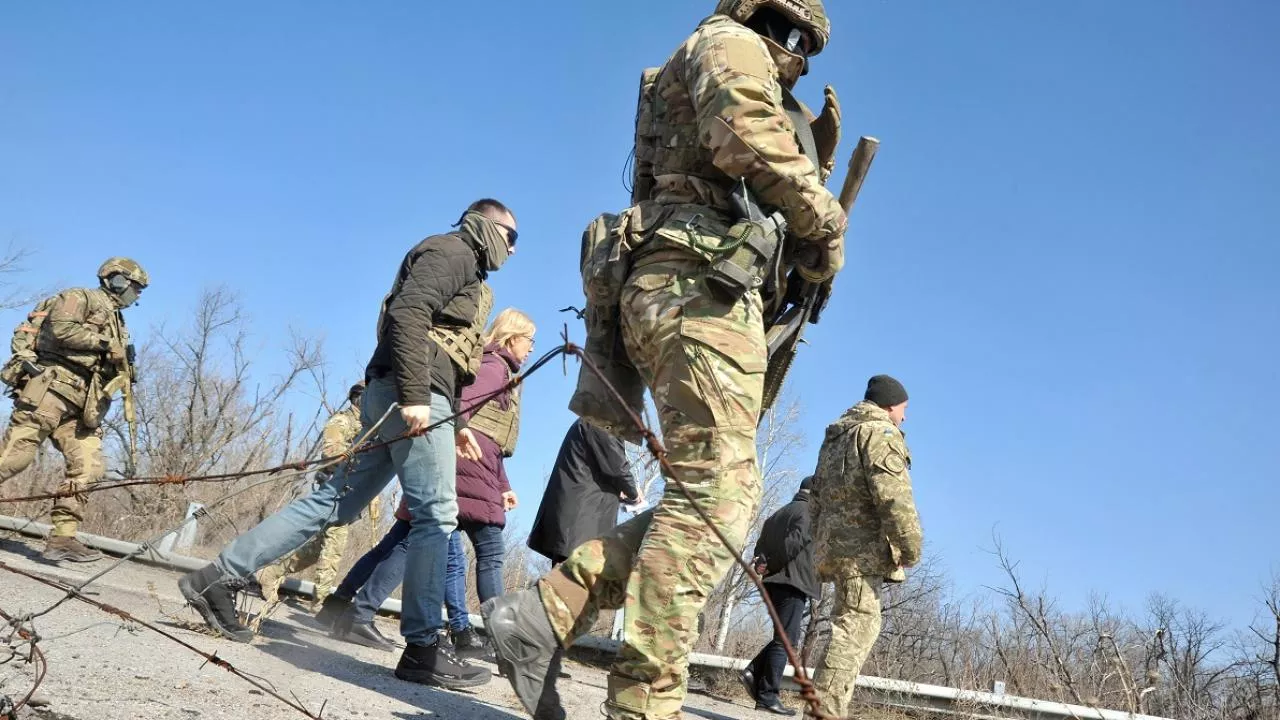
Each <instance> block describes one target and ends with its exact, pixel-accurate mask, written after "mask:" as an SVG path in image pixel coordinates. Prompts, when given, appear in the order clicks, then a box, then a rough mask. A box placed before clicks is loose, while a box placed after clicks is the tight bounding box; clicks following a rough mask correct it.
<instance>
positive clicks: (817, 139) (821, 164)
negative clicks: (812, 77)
mask: <svg viewBox="0 0 1280 720" xmlns="http://www.w3.org/2000/svg"><path fill="white" fill-rule="evenodd" d="M822 96H823V100H822V113H821V114H819V115H818V117H816V118H814V120H813V122H811V123H809V128H810V129H811V130H812V131H813V144H814V146H815V148H814V149H815V150H817V152H818V177H819V178H821V180H822V182H823V183H824V184H825V183H826V182H827V178H829V177H831V172H832V171H833V170H835V167H836V149H837V148H839V147H840V99H839V98H837V97H836V90H835V88H833V87H831V86H830V85H828V86H826V88H825V89H824V90H823V91H822Z"/></svg>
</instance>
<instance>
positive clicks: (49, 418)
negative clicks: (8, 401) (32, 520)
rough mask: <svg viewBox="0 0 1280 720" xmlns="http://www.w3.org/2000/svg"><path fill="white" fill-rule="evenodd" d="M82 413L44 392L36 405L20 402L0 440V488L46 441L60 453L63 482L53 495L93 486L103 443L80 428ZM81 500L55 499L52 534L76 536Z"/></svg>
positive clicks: (99, 471)
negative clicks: (64, 467)
mask: <svg viewBox="0 0 1280 720" xmlns="http://www.w3.org/2000/svg"><path fill="white" fill-rule="evenodd" d="M80 416H81V409H80V407H79V406H77V405H75V404H74V403H71V402H69V401H68V400H66V399H65V398H63V397H61V396H60V395H58V394H56V393H54V392H52V391H50V392H47V393H44V397H42V398H40V399H39V403H38V404H37V405H34V406H33V405H30V404H27V403H24V402H22V401H19V402H17V403H15V405H14V410H13V415H12V416H11V417H10V418H9V429H8V430H6V431H5V433H4V439H3V440H0V484H2V483H4V481H6V480H8V479H9V478H11V477H13V476H14V475H17V474H18V473H20V472H22V471H23V470H26V469H27V467H28V466H30V465H31V462H32V461H33V460H35V457H36V451H37V450H38V449H39V448H40V443H42V442H44V441H45V439H46V438H47V439H50V440H52V441H53V446H54V447H55V448H57V450H58V452H60V453H62V457H63V459H64V460H65V461H66V466H67V477H66V479H65V480H63V482H62V483H61V484H60V485H58V492H77V491H79V490H81V489H82V488H84V487H85V486H86V485H88V484H90V483H93V482H96V481H97V480H98V479H100V478H101V477H102V474H103V472H104V469H103V464H102V438H101V437H100V436H99V434H98V431H96V430H90V429H88V428H86V427H85V426H84V423H83V421H82V420H81V419H80ZM84 505H85V501H84V496H83V495H73V496H71V497H66V498H60V499H58V500H56V501H54V504H53V513H52V515H53V534H54V535H56V536H63V537H75V534H76V530H77V528H78V526H79V523H80V521H81V520H82V519H83V512H84Z"/></svg>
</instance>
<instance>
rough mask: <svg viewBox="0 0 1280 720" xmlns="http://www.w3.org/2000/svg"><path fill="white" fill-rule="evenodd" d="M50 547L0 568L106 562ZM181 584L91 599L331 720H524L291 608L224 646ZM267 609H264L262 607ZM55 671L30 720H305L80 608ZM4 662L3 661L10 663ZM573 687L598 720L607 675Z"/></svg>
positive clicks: (60, 621) (7, 598) (0, 587)
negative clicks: (49, 557)
mask: <svg viewBox="0 0 1280 720" xmlns="http://www.w3.org/2000/svg"><path fill="white" fill-rule="evenodd" d="M42 546H43V541H38V540H29V539H26V538H19V537H16V536H14V535H10V534H7V533H0V560H3V561H4V562H5V563H8V564H10V565H13V566H15V567H19V568H22V569H24V570H29V571H33V572H37V573H41V574H43V575H46V576H48V577H53V578H58V579H61V580H65V581H73V582H74V581H79V580H82V579H84V578H85V577H88V576H89V575H90V574H92V573H93V572H96V571H97V570H98V569H101V568H102V567H104V566H105V563H106V562H108V561H106V560H102V561H98V562H96V563H88V564H86V565H77V564H73V563H62V564H58V565H52V564H48V563H45V562H43V561H42V560H40V558H39V551H40V548H41V547H42ZM177 578H178V575H177V574H176V573H174V572H170V571H167V570H164V569H160V568H156V567H152V566H147V565H142V564H137V563H133V564H129V565H125V566H122V567H121V568H119V569H118V570H116V571H114V572H112V573H111V574H109V575H107V576H106V577H105V578H103V579H102V580H99V581H98V582H96V583H94V584H93V585H92V586H90V591H91V596H92V597H93V598H94V599H95V600H98V601H100V602H105V603H108V604H110V605H114V606H117V607H119V608H121V609H123V610H126V611H127V612H129V613H131V614H133V615H135V616H137V617H138V618H139V619H141V620H144V621H146V622H149V623H153V624H156V625H158V626H160V627H162V628H164V629H165V630H167V631H170V632H172V633H173V634H175V635H176V636H177V637H179V638H181V639H182V640H184V641H186V642H188V643H191V644H192V645H194V646H196V647H198V648H200V649H202V650H204V651H205V652H209V653H216V654H217V656H218V657H220V658H223V659H225V660H227V661H229V662H230V663H231V664H232V665H234V666H235V667H236V668H238V669H240V670H241V671H243V672H245V673H247V674H251V675H254V676H257V677H259V678H262V679H264V680H266V681H269V682H270V683H271V684H273V685H274V686H275V687H276V688H277V689H278V690H279V692H280V693H281V694H282V695H284V696H285V697H294V696H296V698H297V699H298V700H300V701H301V702H302V703H303V704H304V705H305V706H306V707H308V708H309V709H310V710H311V711H312V712H316V711H319V710H320V708H321V707H322V706H323V708H324V712H323V716H324V717H325V718H328V719H331V720H363V719H364V718H420V717H441V718H449V719H450V720H506V719H508V718H527V716H526V715H525V714H524V712H523V710H522V709H521V708H520V705H519V702H518V701H517V700H516V697H515V695H514V693H512V692H511V689H510V686H509V685H508V684H507V682H506V680H505V679H503V678H499V677H497V669H496V668H491V669H493V670H494V679H493V681H492V682H490V683H489V684H488V685H485V686H483V687H480V688H476V689H475V690H474V691H471V692H451V691H447V690H439V689H436V688H430V687H425V686H421V685H415V684H412V683H406V682H402V681H400V680H397V679H396V678H395V676H393V675H392V672H391V671H392V670H393V669H394V667H395V663H396V660H397V659H398V655H396V654H394V653H385V652H381V651H378V650H373V649H370V648H364V647H360V646H356V645H350V644H347V643H343V642H339V641H336V640H333V639H331V638H330V637H328V635H327V634H325V633H324V632H323V631H322V630H321V629H320V628H319V626H317V625H315V624H314V623H312V622H311V620H310V615H308V614H307V613H305V612H302V611H301V610H298V609H295V608H292V607H290V606H288V605H283V606H281V607H280V609H278V610H277V611H276V613H274V614H273V616H272V618H270V619H269V620H268V621H267V622H266V623H264V624H263V628H262V633H261V635H260V636H259V637H257V638H255V639H254V641H253V643H252V644H249V645H244V644H239V643H233V642H229V641H226V640H222V639H219V638H216V637H213V636H211V635H209V634H208V633H207V632H205V631H204V630H203V627H204V626H203V624H202V623H200V622H199V617H198V616H197V615H196V613H195V612H194V611H193V610H191V609H189V608H186V607H185V606H184V603H183V600H182V597H181V595H180V594H179V592H178V588H177V582H176V581H177ZM59 595H60V593H59V592H58V591H56V590H54V589H52V588H49V587H46V586H43V585H40V584H38V583H36V582H35V581H32V580H29V579H27V578H23V577H20V576H17V575H13V574H12V573H5V572H3V571H0V608H2V609H3V610H5V611H6V612H8V613H9V614H11V615H12V614H19V613H29V612H34V611H38V610H40V609H42V608H44V607H47V606H48V605H49V604H51V603H52V602H54V601H55V600H57V599H58V597H59ZM254 602H255V603H256V602H257V601H256V600H255V601H254ZM378 622H379V627H380V629H381V630H382V631H383V633H384V634H386V635H388V636H392V637H398V633H397V632H396V625H395V623H394V621H393V620H389V619H379V620H378ZM36 629H37V631H38V632H39V633H40V635H41V637H42V638H43V639H42V641H41V642H40V647H41V648H43V650H44V652H45V654H46V656H47V658H48V661H49V672H48V676H47V677H46V678H45V681H44V683H43V685H42V686H41V688H40V690H39V695H38V696H37V699H38V700H39V702H40V707H39V708H37V709H36V710H32V711H26V710H24V711H23V712H22V713H21V714H20V715H21V717H22V719H23V720H27V719H28V718H42V719H44V720H58V719H60V718H66V719H67V720H90V719H92V720H153V719H158V718H174V719H182V720H195V719H196V718H201V719H209V720H215V719H216V720H222V719H224V718H225V719H226V720H240V719H241V718H266V719H274V718H281V719H283V718H300V717H303V715H302V714H301V713H299V712H298V711H297V710H294V709H291V708H289V707H288V706H286V705H284V704H283V703H281V702H279V701H277V700H275V699H273V698H271V697H270V696H267V695H265V694H263V693H262V692H261V691H259V690H256V689H254V688H253V687H252V686H250V685H249V684H248V683H246V682H244V681H243V680H241V679H239V678H237V677H234V676H232V675H231V674H230V673H228V672H226V671H225V670H223V669H221V668H218V667H215V666H213V665H208V664H205V663H204V661H203V660H202V659H201V658H199V657H197V656H196V655H195V654H194V653H191V652H190V651H188V650H185V649H183V648H182V647H180V646H178V645H177V644H175V643H173V642H171V641H169V640H166V639H165V638H163V637H161V636H159V635H157V634H155V633H153V632H151V631H149V630H146V629H145V628H141V627H136V626H130V625H129V624H125V623H123V622H121V621H119V620H115V619H113V618H112V617H111V616H108V615H106V614H105V613H103V612H102V611H100V610H98V609H96V608H94V607H91V606H89V605H86V604H84V603H81V602H78V601H74V600H71V601H68V602H67V603H65V604H63V605H62V606H61V607H60V608H58V609H57V610H55V611H53V612H52V613H50V614H49V615H46V616H44V617H41V618H39V619H37V620H36ZM0 659H3V658H2V656H0ZM565 670H566V671H567V672H568V673H569V674H570V676H571V677H570V679H567V680H565V679H562V680H561V681H560V688H561V695H562V696H563V698H564V700H565V705H566V710H567V711H568V715H569V718H570V720H588V719H594V718H599V717H601V714H600V705H601V703H602V702H603V701H604V698H605V687H606V685H605V673H604V672H603V671H602V670H599V669H597V668H593V667H588V666H586V665H582V664H579V663H574V662H568V663H566V666H565ZM33 677H34V676H33V675H32V674H31V669H30V667H29V666H23V665H21V664H20V662H18V661H11V662H8V663H4V664H0V694H5V695H9V696H10V697H13V698H14V699H17V698H20V697H21V696H23V695H25V694H26V692H27V691H28V690H29V689H30V687H31V682H32V680H33ZM685 715H686V716H687V717H690V718H705V719H707V720H722V719H723V720H728V719H730V718H765V717H772V716H769V715H766V714H763V713H758V712H756V711H755V710H754V709H752V708H751V706H747V705H745V704H744V703H742V702H739V703H736V704H735V703H733V702H731V701H721V700H718V699H714V698H711V697H707V696H703V695H691V696H690V697H689V700H688V702H687V703H686V706H685Z"/></svg>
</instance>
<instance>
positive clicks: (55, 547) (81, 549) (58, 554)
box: [40, 535, 102, 562]
mask: <svg viewBox="0 0 1280 720" xmlns="http://www.w3.org/2000/svg"><path fill="white" fill-rule="evenodd" d="M40 557H42V558H44V559H45V560H48V561H50V562H59V561H61V560H70V561H71V562H93V561H94V560H101V559H102V553H100V552H98V551H97V550H93V549H91V548H87V547H85V546H84V545H83V544H81V542H80V541H79V540H77V539H75V538H74V537H62V536H60V535H50V536H49V539H48V540H46V541H45V543H44V552H43V553H41V554H40Z"/></svg>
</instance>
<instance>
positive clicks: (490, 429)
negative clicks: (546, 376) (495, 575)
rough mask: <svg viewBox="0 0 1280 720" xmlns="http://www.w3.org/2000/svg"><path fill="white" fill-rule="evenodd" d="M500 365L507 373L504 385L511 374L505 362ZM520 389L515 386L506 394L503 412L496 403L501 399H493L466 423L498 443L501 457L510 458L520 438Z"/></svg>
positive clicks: (509, 380)
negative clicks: (505, 404) (505, 405)
mask: <svg viewBox="0 0 1280 720" xmlns="http://www.w3.org/2000/svg"><path fill="white" fill-rule="evenodd" d="M502 365H503V367H504V368H506V371H507V372H506V379H505V380H504V381H503V384H504V385H505V384H507V383H509V382H511V378H512V377H513V374H512V372H511V366H510V365H507V362H506V360H503V361H502ZM520 387H521V386H519V385H517V386H515V387H513V388H511V390H509V391H508V392H507V395H506V397H507V407H506V409H505V410H504V409H503V407H502V405H501V404H500V403H499V402H498V401H499V400H500V399H501V398H500V397H497V398H494V399H493V400H490V401H489V402H487V403H485V404H484V405H481V406H480V409H479V410H477V411H476V414H475V415H472V416H471V420H470V421H468V423H467V424H468V425H470V426H471V427H472V428H474V429H476V430H479V431H480V432H482V433H484V434H485V435H488V436H489V437H490V438H492V439H493V441H494V442H496V443H498V447H499V448H501V449H502V457H511V456H512V455H514V454H515V452H516V439H517V438H518V437H519V436H520Z"/></svg>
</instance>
